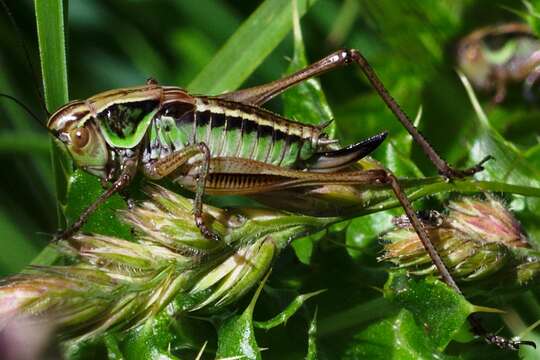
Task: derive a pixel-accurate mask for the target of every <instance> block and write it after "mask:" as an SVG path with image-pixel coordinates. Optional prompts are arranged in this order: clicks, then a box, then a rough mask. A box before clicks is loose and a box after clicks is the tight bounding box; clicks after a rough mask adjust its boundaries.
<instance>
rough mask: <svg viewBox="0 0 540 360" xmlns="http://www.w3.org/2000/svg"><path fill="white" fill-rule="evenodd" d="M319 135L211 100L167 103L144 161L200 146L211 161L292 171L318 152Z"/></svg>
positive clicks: (312, 129) (257, 111)
mask: <svg viewBox="0 0 540 360" xmlns="http://www.w3.org/2000/svg"><path fill="white" fill-rule="evenodd" d="M320 133H321V129H320V128H319V127H315V126H309V125H304V124H300V123H297V122H294V121H290V120H287V119H285V118H282V117H280V116H279V115H276V114H273V113H271V112H269V111H266V110H264V109H261V108H258V107H254V106H249V105H245V104H241V103H235V102H230V101H224V100H220V99H215V98H207V97H196V98H195V105H194V106H193V105H188V104H186V103H174V102H173V103H170V104H166V105H165V106H164V109H163V110H162V111H161V112H160V114H158V116H157V117H156V119H155V120H154V121H153V123H152V125H151V126H150V140H149V142H148V144H147V147H146V149H145V154H144V160H153V159H158V158H161V157H163V156H166V155H168V154H170V153H171V152H172V151H177V150H181V149H182V148H184V147H186V146H189V145H192V144H196V143H199V142H204V143H205V144H206V145H207V146H208V148H209V149H210V153H211V156H212V157H235V158H243V159H251V160H257V161H261V162H264V163H268V164H273V165H277V166H281V167H288V168H295V167H296V166H297V165H298V164H299V163H300V162H301V161H302V160H307V159H309V158H311V157H312V156H313V154H314V153H315V152H316V150H317V147H318V142H319V136H320Z"/></svg>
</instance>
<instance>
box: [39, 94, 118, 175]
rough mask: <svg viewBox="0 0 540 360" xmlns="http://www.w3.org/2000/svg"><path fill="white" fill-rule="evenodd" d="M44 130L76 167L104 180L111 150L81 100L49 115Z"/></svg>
mask: <svg viewBox="0 0 540 360" xmlns="http://www.w3.org/2000/svg"><path fill="white" fill-rule="evenodd" d="M47 128H48V129H49V131H50V132H51V133H52V134H53V135H54V137H55V138H56V140H58V141H59V142H61V143H62V144H63V146H64V147H65V148H66V150H67V151H68V152H69V154H70V155H71V157H72V158H73V161H74V162H75V164H76V165H77V167H78V168H80V169H83V170H85V171H87V172H89V173H91V174H93V175H96V176H99V177H101V178H105V177H106V175H107V171H106V170H107V164H108V163H109V157H110V156H109V155H110V151H109V148H108V146H107V143H106V142H105V139H104V137H103V135H102V134H101V132H100V130H99V127H98V125H97V124H96V121H95V120H94V119H93V118H92V116H91V111H90V109H89V107H88V106H87V104H85V102H84V101H72V102H70V103H68V104H66V105H64V106H62V107H61V108H60V109H58V110H57V111H56V112H55V113H54V114H52V115H51V117H50V118H49V121H48V123H47Z"/></svg>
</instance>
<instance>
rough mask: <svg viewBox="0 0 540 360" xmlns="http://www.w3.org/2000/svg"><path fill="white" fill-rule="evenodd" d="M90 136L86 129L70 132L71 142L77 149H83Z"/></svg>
mask: <svg viewBox="0 0 540 360" xmlns="http://www.w3.org/2000/svg"><path fill="white" fill-rule="evenodd" d="M89 140H90V134H89V132H88V129H86V128H78V129H73V130H72V131H71V141H72V143H73V145H74V146H75V147H77V148H83V147H85V146H86V144H88V141H89Z"/></svg>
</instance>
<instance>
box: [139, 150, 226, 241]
mask: <svg viewBox="0 0 540 360" xmlns="http://www.w3.org/2000/svg"><path fill="white" fill-rule="evenodd" d="M199 156H202V160H201V161H200V162H198V163H199V169H200V170H199V171H198V172H197V176H196V186H195V200H194V203H193V213H194V216H195V224H196V225H197V227H198V228H199V230H200V231H201V234H203V235H204V237H206V238H207V239H211V240H219V236H218V235H217V234H215V233H214V232H213V231H212V230H210V229H209V228H208V227H207V226H206V225H205V223H204V219H203V202H202V198H203V195H204V191H205V188H206V179H207V177H208V172H209V168H210V150H209V149H208V146H207V145H206V144H205V143H202V142H201V143H198V144H196V145H191V146H188V147H186V148H184V149H182V150H180V151H177V152H173V153H172V154H170V155H168V156H166V157H164V158H162V159H159V160H156V161H153V162H150V163H148V164H147V165H145V167H144V172H145V174H146V176H148V177H149V178H151V179H156V180H157V179H161V178H164V177H165V176H167V175H169V174H171V173H173V172H174V171H176V170H177V169H178V168H180V167H181V166H182V165H184V164H186V163H187V162H188V161H189V160H191V159H194V158H195V157H199Z"/></svg>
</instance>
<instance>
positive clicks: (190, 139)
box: [47, 49, 529, 349]
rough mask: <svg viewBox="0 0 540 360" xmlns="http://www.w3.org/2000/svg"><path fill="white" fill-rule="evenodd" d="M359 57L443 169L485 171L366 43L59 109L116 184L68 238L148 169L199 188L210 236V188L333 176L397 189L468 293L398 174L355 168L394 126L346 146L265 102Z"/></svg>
mask: <svg viewBox="0 0 540 360" xmlns="http://www.w3.org/2000/svg"><path fill="white" fill-rule="evenodd" d="M349 64H357V65H359V67H360V69H361V70H362V72H363V73H364V74H365V76H366V77H367V79H368V80H369V82H370V83H371V85H372V86H373V88H374V89H375V90H376V92H377V93H378V95H379V96H380V97H381V98H382V100H383V101H384V102H385V104H386V105H387V106H388V108H389V109H390V110H391V111H392V112H393V114H394V115H395V116H396V118H397V119H398V120H399V121H400V122H401V124H402V125H403V126H404V127H405V128H406V130H407V131H408V132H409V133H410V135H411V136H412V137H413V139H414V141H415V142H416V143H417V144H418V145H420V147H421V148H422V150H423V152H424V153H425V154H426V155H427V157H428V158H429V159H430V161H431V162H432V163H433V164H434V165H435V167H436V168H437V170H438V172H439V174H441V175H442V176H444V177H445V178H446V179H448V180H449V181H451V180H452V179H454V178H460V177H465V176H469V175H473V174H474V173H476V172H478V171H481V170H482V169H483V168H482V164H483V163H484V162H485V161H487V160H488V159H489V158H490V157H489V156H488V157H486V158H485V159H484V160H483V161H481V162H480V163H478V164H477V165H476V166H474V167H471V168H469V169H466V170H456V169H454V168H452V167H450V166H449V165H448V163H447V162H446V161H444V160H443V159H442V158H441V157H440V156H439V155H438V153H437V152H436V151H435V150H434V149H433V147H432V146H431V145H430V144H429V142H428V141H427V140H426V139H425V138H424V137H423V136H422V134H421V133H420V132H419V131H418V130H417V129H416V128H415V126H414V125H413V123H412V122H411V120H410V119H409V117H408V116H407V115H406V113H405V112H404V111H402V110H401V108H400V106H399V105H398V104H397V102H396V101H395V100H394V99H393V98H392V96H391V95H390V94H389V93H388V91H387V90H386V88H385V87H384V85H383V84H382V82H381V81H380V80H379V78H378V76H377V75H376V73H375V72H374V70H373V69H372V67H371V66H370V65H369V63H368V62H367V60H366V59H365V58H364V56H363V55H362V54H361V53H360V52H359V51H358V50H354V49H342V50H338V51H336V52H334V53H332V54H330V55H328V56H326V57H324V58H323V59H321V60H319V61H317V62H316V63H313V64H312V65H310V66H307V67H306V68H304V69H302V70H300V71H298V72H296V73H294V74H292V75H289V76H287V77H285V78H282V79H280V80H276V81H273V82H270V83H268V84H264V85H260V86H256V87H252V88H248V89H244V90H239V91H234V92H228V93H225V94H221V95H218V96H199V95H193V94H190V93H188V92H187V91H185V90H183V89H182V88H179V87H172V86H161V85H159V84H158V83H157V82H156V81H154V80H149V81H148V82H147V84H146V85H144V86H140V87H133V88H125V89H118V90H111V91H107V92H104V93H101V94H98V95H96V96H93V97H91V98H89V99H87V100H76V101H72V102H70V103H68V104H66V105H65V106H63V107H61V108H60V109H59V110H57V111H56V112H55V113H54V114H53V115H52V116H50V118H49V121H48V124H47V127H48V129H49V131H50V132H51V133H52V134H53V135H54V136H55V138H56V139H58V140H59V141H60V142H61V143H62V144H63V145H64V146H65V147H66V148H67V150H68V152H69V153H70V154H71V156H72V157H73V160H74V161H75V163H76V165H77V166H78V167H79V168H81V169H83V170H85V171H87V172H89V173H91V174H93V175H96V176H98V177H99V178H101V179H102V180H103V181H105V182H109V183H111V186H110V187H109V188H108V189H107V190H105V191H104V192H103V193H102V194H101V196H100V197H99V198H97V199H96V200H95V201H94V203H92V205H90V206H89V207H88V208H87V209H86V210H85V211H83V213H82V214H81V215H80V217H79V218H78V220H77V221H75V222H74V223H73V224H72V225H71V226H70V227H69V228H68V229H66V230H65V231H64V232H63V233H61V234H60V235H59V237H60V238H64V239H65V238H69V237H70V236H71V235H73V234H74V233H76V232H77V231H78V230H79V229H80V228H81V227H82V226H83V225H84V223H85V221H86V220H87V218H88V217H89V216H90V215H91V214H92V213H93V212H94V211H95V210H96V209H97V208H98V207H99V206H100V204H102V203H103V202H105V201H106V200H107V199H108V198H109V197H110V196H112V195H113V194H115V193H117V192H119V191H120V190H122V189H124V188H125V187H126V186H127V185H129V184H130V182H131V181H132V179H133V177H134V175H135V174H136V173H137V172H138V171H142V173H143V174H144V176H145V177H147V178H149V179H152V180H159V179H163V178H166V177H167V178H169V179H172V180H173V181H174V182H176V183H178V184H180V185H182V186H184V187H186V188H187V189H189V190H191V191H193V192H194V193H195V200H194V219H195V223H196V224H197V226H198V227H199V229H200V231H201V233H202V234H204V236H205V237H207V238H211V239H215V240H219V239H218V237H217V235H216V234H215V233H214V232H213V231H212V229H211V227H209V226H208V225H207V224H205V222H204V218H203V212H202V205H203V195H204V194H214V195H219V194H226V195H246V196H250V195H253V196H256V195H257V194H261V193H269V192H275V191H280V190H285V189H291V188H300V187H304V188H305V187H311V186H320V185H328V184H349V185H357V186H361V187H366V188H368V187H371V188H384V189H388V188H390V189H392V191H393V192H394V194H395V196H396V198H397V199H398V200H399V202H400V204H401V206H402V207H403V209H404V210H405V213H406V216H407V217H408V218H409V220H410V222H411V224H412V226H413V227H414V229H415V231H416V233H417V234H418V236H419V238H420V239H421V241H422V243H423V245H424V247H425V249H426V251H427V252H428V254H429V256H430V257H431V259H432V261H433V263H434V265H435V266H436V268H437V270H438V272H439V274H440V276H441V278H442V279H443V281H444V282H445V283H446V284H448V285H449V286H450V287H452V288H453V289H454V290H455V291H457V292H459V293H461V291H460V289H459V287H458V286H457V284H456V283H455V282H454V280H453V278H452V276H451V275H450V273H449V272H448V270H447V268H446V266H445V265H444V263H443V261H442V260H441V258H440V256H439V255H438V253H437V251H436V250H435V248H434V246H433V245H432V243H431V241H430V239H429V236H428V234H427V232H426V231H425V229H424V227H423V225H422V222H421V221H420V220H419V218H418V216H417V215H416V213H415V211H414V210H413V208H412V205H411V203H410V201H409V200H408V198H407V196H406V194H405V192H404V191H403V190H402V188H401V187H400V184H399V181H398V179H397V178H396V177H395V176H394V175H393V174H392V173H391V172H390V171H389V170H386V169H371V170H361V169H358V168H357V167H356V166H355V163H356V162H357V161H358V160H359V159H361V158H362V157H364V156H366V155H368V154H369V153H371V152H372V151H373V150H374V149H375V148H377V146H378V145H379V144H381V142H382V141H383V140H384V139H385V137H386V133H381V134H378V135H375V136H373V137H371V138H369V139H366V140H364V141H362V142H359V143H356V144H353V145H351V146H348V147H345V148H340V147H339V146H338V144H337V142H336V141H335V140H332V139H329V138H328V137H327V136H326V135H325V134H324V128H325V125H320V126H312V125H306V124H302V123H299V122H295V121H292V120H289V119H286V118H284V117H281V116H279V115H277V114H274V113H272V112H269V111H267V110H265V109H263V108H262V107H261V106H262V105H263V104H264V103H266V102H267V101H269V100H270V99H272V98H274V97H275V96H277V95H279V94H280V93H282V92H283V91H285V90H286V89H288V88H289V87H291V86H294V85H296V84H298V83H301V82H303V81H305V80H307V79H309V78H312V77H315V76H318V75H321V74H323V73H325V72H327V71H330V70H333V69H336V68H338V67H342V66H345V65H349ZM470 322H471V325H472V327H473V330H474V332H475V333H476V334H478V335H481V336H483V337H484V338H485V339H486V340H487V341H488V342H489V343H493V344H496V345H498V346H500V347H503V348H512V349H517V348H518V347H519V345H520V344H524V343H527V344H529V343H528V342H520V341H514V340H508V339H505V338H503V337H500V336H497V335H494V334H491V333H487V332H486V331H485V330H484V329H483V328H482V327H481V325H480V323H479V322H478V320H477V319H476V317H475V316H471V317H470Z"/></svg>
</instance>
